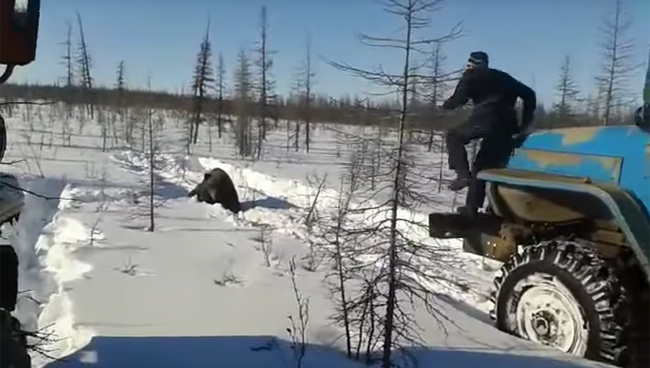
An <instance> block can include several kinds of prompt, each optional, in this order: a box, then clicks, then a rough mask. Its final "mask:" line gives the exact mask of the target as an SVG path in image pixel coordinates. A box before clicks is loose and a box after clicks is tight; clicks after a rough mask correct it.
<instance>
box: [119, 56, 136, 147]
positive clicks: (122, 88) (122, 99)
mask: <svg viewBox="0 0 650 368" xmlns="http://www.w3.org/2000/svg"><path fill="white" fill-rule="evenodd" d="M115 74H116V80H115V93H116V101H115V103H116V105H117V112H118V115H119V117H120V121H121V123H122V129H123V132H124V140H125V141H126V143H127V145H130V144H133V125H132V124H129V123H128V105H127V103H126V93H127V87H126V67H125V65H124V60H122V61H120V62H119V64H117V71H116V73H115Z"/></svg>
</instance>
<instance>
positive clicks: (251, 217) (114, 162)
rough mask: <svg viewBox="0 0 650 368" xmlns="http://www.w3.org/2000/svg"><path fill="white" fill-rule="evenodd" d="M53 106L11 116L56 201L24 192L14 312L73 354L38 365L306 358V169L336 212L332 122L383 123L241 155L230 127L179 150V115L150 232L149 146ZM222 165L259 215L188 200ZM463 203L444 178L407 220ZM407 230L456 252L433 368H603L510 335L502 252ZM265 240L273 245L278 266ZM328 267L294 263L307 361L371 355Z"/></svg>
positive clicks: (433, 162) (444, 289) (14, 155)
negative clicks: (335, 313)
mask: <svg viewBox="0 0 650 368" xmlns="http://www.w3.org/2000/svg"><path fill="white" fill-rule="evenodd" d="M55 109H56V108H55V107H49V106H36V107H30V108H29V109H28V108H23V109H22V110H19V111H18V113H16V114H14V115H13V116H6V115H5V118H6V120H7V126H8V129H9V139H8V142H9V148H8V151H7V153H6V155H5V159H4V160H5V161H18V160H21V159H24V161H22V162H16V163H14V164H12V165H7V166H6V167H4V168H3V170H4V171H6V172H9V173H13V174H17V175H19V177H20V180H21V185H22V186H23V187H24V188H26V189H28V190H29V191H30V192H33V193H38V194H40V195H41V196H42V197H47V198H42V197H40V196H35V195H32V194H29V193H28V194H26V198H25V201H26V203H25V209H24V210H23V214H22V216H21V219H20V221H19V223H18V224H17V225H16V226H15V227H14V228H13V229H12V231H11V237H10V240H11V242H12V244H13V245H14V247H15V248H16V249H17V252H18V255H19V259H20V262H21V264H20V281H19V284H20V290H29V291H28V292H24V293H21V298H20V301H19V305H18V308H17V312H16V315H17V316H18V318H19V319H20V320H21V321H22V322H23V324H24V325H25V327H26V328H28V329H31V330H36V329H44V331H47V332H51V333H53V334H54V335H53V336H55V338H54V340H55V341H53V342H51V343H50V344H49V345H47V346H46V347H45V349H47V351H48V355H49V356H51V357H53V358H63V360H60V361H51V359H50V358H48V357H44V356H42V355H40V354H37V353H34V354H33V358H34V359H33V360H34V366H35V367H38V368H41V367H48V368H55V367H90V366H92V367H95V368H105V367H120V368H130V367H134V368H135V367H159V368H163V367H188V368H202V367H215V366H219V367H243V368H248V367H250V368H258V367H259V368H285V367H292V366H295V361H294V358H293V355H292V354H293V352H292V349H291V342H290V341H291V340H290V337H289V336H288V334H287V327H289V326H290V324H289V321H288V319H287V316H289V315H294V316H295V315H296V314H297V313H298V311H297V305H296V301H295V297H294V291H293V289H292V287H291V278H290V275H289V272H288V262H289V260H291V259H295V260H296V261H297V262H298V263H299V265H300V266H304V264H303V263H304V262H305V261H304V259H303V258H304V256H305V255H306V254H307V253H308V251H309V245H308V244H309V241H310V237H311V236H313V235H311V234H312V233H310V232H309V230H308V229H307V227H306V226H305V224H304V217H305V215H306V213H307V210H308V207H309V204H310V202H311V198H313V195H314V191H315V188H314V187H313V185H310V183H309V182H308V181H307V180H306V178H307V176H308V175H323V174H327V175H328V176H327V181H326V190H325V191H324V192H323V193H322V194H321V201H320V202H319V210H320V211H323V213H327V212H328V211H333V209H334V206H335V204H336V200H337V195H338V193H337V188H338V175H339V172H340V167H341V165H342V164H343V163H344V162H345V161H346V160H347V155H348V154H349V149H348V148H347V147H345V146H343V145H341V144H339V143H336V142H337V141H338V138H337V136H338V135H340V133H336V132H334V129H336V130H342V129H347V131H348V132H352V133H355V134H376V133H375V132H374V131H373V130H372V129H370V128H365V129H366V130H365V131H364V132H360V131H359V129H360V128H346V127H340V126H338V127H335V128H331V127H330V128H328V127H325V126H319V127H318V129H316V130H315V131H314V132H313V136H314V143H313V145H312V150H311V152H310V153H308V154H306V153H303V152H293V151H289V152H287V150H286V148H285V147H286V143H285V141H286V134H285V133H284V132H282V130H280V131H279V132H274V133H273V134H272V135H270V136H269V138H268V142H267V150H266V151H265V152H264V159H263V160H262V161H260V162H250V161H244V160H239V159H237V158H235V156H234V155H233V148H232V146H233V145H232V143H231V142H230V137H226V136H224V137H223V138H222V139H217V138H216V134H214V133H213V134H214V136H213V137H212V139H213V147H212V148H213V149H212V151H210V150H209V149H208V146H207V144H206V143H205V142H206V141H207V138H206V137H202V139H201V141H202V142H201V143H200V144H199V145H197V146H196V147H195V148H193V151H194V152H193V154H192V155H185V154H182V153H180V152H182V149H180V148H179V146H178V144H179V143H178V142H179V135H178V132H177V130H176V129H175V128H174V122H173V121H172V119H168V120H167V121H166V123H165V125H166V130H165V137H164V139H165V145H164V147H165V153H164V154H161V155H159V157H158V158H157V160H158V161H159V162H158V166H159V167H162V168H163V169H162V170H158V172H157V179H158V181H159V188H158V193H159V194H160V195H161V198H158V200H164V202H163V203H162V205H161V206H160V207H159V208H158V209H157V216H156V229H155V231H154V232H148V231H144V229H145V228H146V227H147V226H148V223H147V221H146V220H145V219H143V218H141V217H139V216H138V214H137V213H136V211H135V210H134V208H135V207H138V205H136V204H135V200H136V199H137V198H139V197H140V198H141V197H142V191H143V190H145V189H146V188H145V187H144V184H143V180H145V179H146V178H145V177H146V170H147V167H148V166H147V165H148V163H147V160H146V157H145V156H144V155H142V154H140V153H137V152H135V151H132V150H126V149H111V150H109V151H108V152H102V150H101V140H100V137H99V134H98V131H99V128H98V126H97V124H96V123H91V122H87V123H86V124H85V126H84V131H83V132H81V133H80V132H79V130H78V128H77V123H78V122H76V121H74V120H70V121H67V122H66V121H64V119H62V118H60V117H59V115H61V114H59V113H58V112H57V111H53V110H55ZM39 116H40V117H39ZM64 123H68V124H71V126H72V127H73V128H74V132H75V133H74V134H73V135H72V136H71V143H72V146H71V147H66V146H64V145H63V144H62V138H61V134H60V132H61V131H62V127H61V125H62V124H64ZM385 134H389V133H385ZM440 157H441V155H440V153H435V152H434V153H428V152H425V151H423V152H421V153H420V159H421V160H422V162H423V163H424V164H425V165H430V166H431V168H432V172H433V171H436V170H437V169H436V168H437V167H439V165H441V164H443V163H441V160H440ZM215 167H220V168H221V169H223V170H225V171H226V172H228V173H229V174H230V175H231V177H232V179H233V181H234V182H235V184H236V186H237V189H238V192H239V195H240V199H241V201H242V203H243V206H244V207H245V208H246V209H247V210H246V211H243V212H241V213H240V214H238V215H233V214H231V213H229V212H228V211H226V210H224V209H223V208H221V207H220V206H219V205H217V206H209V205H206V204H202V203H197V202H196V201H195V200H194V199H189V198H187V192H188V190H190V189H192V188H193V187H194V186H195V185H196V184H197V183H199V182H200V181H201V180H202V178H203V173H204V172H205V171H208V170H210V169H212V168H215ZM445 176H449V173H445ZM432 191H435V189H432ZM461 200H462V197H461V196H459V197H458V198H456V197H455V196H454V195H451V194H450V193H446V192H445V191H444V190H443V191H441V192H440V193H439V195H438V196H437V200H436V203H433V204H428V206H426V205H425V206H423V207H422V208H420V209H417V210H416V211H415V212H410V211H406V210H402V213H400V216H401V217H403V218H409V219H413V220H415V221H420V222H425V221H426V214H427V213H428V212H429V211H431V210H433V209H435V210H438V211H448V210H450V209H451V208H452V207H453V204H454V203H455V202H456V203H458V202H459V201H461ZM372 220H373V219H372V218H367V217H366V218H361V217H359V218H355V221H358V222H364V221H372ZM317 226H318V225H317ZM320 226H322V224H321V225H320ZM404 230H409V236H410V237H412V238H413V239H420V240H424V241H425V242H427V244H428V245H429V246H431V247H439V248H440V249H447V251H445V252H444V257H442V258H441V259H439V260H437V261H435V262H432V263H430V264H427V265H426V266H427V267H428V268H429V269H430V270H432V272H436V273H438V274H440V275H441V276H444V277H445V279H449V280H458V281H462V283H460V282H459V283H455V282H450V283H447V284H442V283H437V284H433V285H430V287H431V288H432V289H433V290H434V291H435V292H436V293H437V294H438V295H439V298H438V299H439V306H438V307H439V309H440V310H441V311H442V312H443V313H444V314H445V316H446V317H447V318H448V319H449V320H450V321H453V323H445V324H444V327H445V330H446V331H444V330H443V329H442V328H441V326H440V325H439V324H438V322H436V321H435V320H434V319H433V318H432V317H430V316H428V315H427V313H426V312H425V311H418V312H417V315H416V318H417V320H418V322H419V323H420V324H421V326H422V328H423V339H424V340H425V343H426V347H421V348H414V349H413V351H412V353H413V354H414V355H415V356H417V357H418V358H419V359H420V363H421V364H422V366H426V367H429V366H432V367H433V366H454V367H459V368H462V367H470V366H477V365H479V364H480V365H484V366H489V367H520V366H524V365H526V366H529V367H530V368H535V367H579V366H599V365H598V364H596V363H593V362H586V361H583V360H580V359H577V358H574V357H570V356H567V355H565V354H562V353H560V352H558V351H555V350H551V349H548V348H544V347H542V346H539V345H536V344H532V343H529V342H526V341H523V340H520V339H516V338H514V337H512V336H509V335H506V334H504V333H502V332H500V331H498V330H497V329H496V328H495V327H494V326H493V322H492V321H491V320H490V319H489V318H488V316H487V312H488V310H489V307H490V304H489V303H488V300H487V297H488V294H489V292H490V290H491V288H492V279H493V277H494V275H495V272H496V270H497V269H498V266H499V264H498V263H497V262H494V261H486V260H483V259H481V258H479V257H476V256H473V255H470V254H467V253H464V252H463V251H462V249H461V243H460V242H459V241H455V240H454V241H444V242H443V241H436V240H433V239H428V235H427V233H426V231H424V230H420V229H404ZM262 237H263V238H264V241H262V240H261V238H262ZM262 243H263V244H264V245H265V246H266V247H267V248H268V249H269V251H268V253H269V259H268V261H269V264H268V265H267V264H266V259H265V256H264V252H263V251H261V250H260V249H261V248H262ZM323 272H324V271H322V270H316V271H314V272H312V271H307V270H306V269H304V267H298V270H297V283H298V285H299V288H300V291H301V293H303V294H304V295H305V296H306V297H308V298H309V300H310V310H309V314H310V321H309V325H308V328H307V338H308V341H309V347H308V349H307V354H306V357H305V360H304V361H303V365H302V367H304V368H320V367H323V368H330V367H342V368H353V367H361V366H362V365H361V364H359V363H355V362H352V361H349V360H348V359H346V358H345V357H344V355H343V354H342V353H340V349H341V340H340V339H339V336H340V333H341V331H340V330H339V329H338V328H337V327H335V326H334V325H333V324H332V323H331V322H330V321H329V320H328V316H329V315H330V314H331V312H332V302H331V301H330V300H329V298H328V295H327V291H326V290H325V288H324V286H323V275H324V274H323ZM461 285H464V286H461ZM38 302H40V303H38Z"/></svg>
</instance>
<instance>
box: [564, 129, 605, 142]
mask: <svg viewBox="0 0 650 368" xmlns="http://www.w3.org/2000/svg"><path fill="white" fill-rule="evenodd" d="M602 129H603V128H602V127H576V128H561V129H554V130H553V131H552V132H553V134H559V135H560V136H561V137H562V145H563V146H570V145H573V144H579V143H584V142H589V141H590V140H592V139H594V137H595V136H596V135H597V134H598V133H599V132H600V131H601V130H602Z"/></svg>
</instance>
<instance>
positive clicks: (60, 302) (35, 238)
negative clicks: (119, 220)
mask: <svg viewBox="0 0 650 368" xmlns="http://www.w3.org/2000/svg"><path fill="white" fill-rule="evenodd" d="M22 185H23V187H24V188H26V189H27V190H28V191H30V192H32V193H36V194H38V196H37V195H32V194H29V193H27V194H25V206H24V209H23V211H22V213H21V217H20V221H19V222H18V223H17V224H16V226H15V227H14V229H13V234H12V244H13V246H14V248H15V249H16V252H17V253H18V257H19V262H20V266H19V267H20V269H19V290H20V291H21V294H20V295H19V300H18V305H17V312H16V314H17V317H18V318H19V319H20V321H21V322H22V323H23V326H24V328H25V329H26V330H29V331H36V330H39V331H40V332H41V333H43V334H50V336H51V337H50V338H51V339H52V340H53V341H52V342H51V343H47V345H46V346H45V345H44V346H42V348H43V349H45V350H47V351H48V354H49V355H51V356H52V357H55V358H56V357H60V356H63V355H66V354H69V353H71V352H72V351H75V350H77V349H79V348H80V347H82V346H83V345H85V344H87V343H88V342H89V341H90V337H91V335H92V334H91V333H90V331H87V330H83V329H78V328H76V327H75V326H74V323H75V321H74V313H73V306H72V302H71V300H70V298H69V297H68V295H67V292H66V286H65V285H66V283H68V282H70V281H72V280H76V279H78V278H80V277H82V276H83V274H84V273H85V272H87V271H88V270H89V269H90V268H89V265H87V264H84V263H81V262H79V261H77V260H75V258H74V256H73V255H72V253H73V252H74V250H75V249H76V248H77V247H78V244H79V242H80V241H83V239H84V236H86V234H88V232H87V231H85V229H84V228H83V225H81V224H79V223H77V222H75V221H73V220H71V219H69V218H67V217H66V216H65V210H66V209H67V208H69V207H70V206H71V204H72V201H71V199H73V198H74V196H73V193H72V191H71V189H70V187H69V186H67V185H66V184H65V182H63V181H61V180H55V179H47V178H45V179H43V178H36V179H27V180H23V183H22ZM58 198H62V199H60V200H59V199H58ZM47 360H49V359H47V358H45V357H44V356H42V355H41V354H38V353H33V366H34V367H42V366H44V365H45V363H46V361H47Z"/></svg>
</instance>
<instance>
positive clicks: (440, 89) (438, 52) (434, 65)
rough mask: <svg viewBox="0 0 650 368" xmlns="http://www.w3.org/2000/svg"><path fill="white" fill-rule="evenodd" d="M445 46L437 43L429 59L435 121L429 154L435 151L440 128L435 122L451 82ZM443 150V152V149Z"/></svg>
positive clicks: (431, 133)
mask: <svg viewBox="0 0 650 368" xmlns="http://www.w3.org/2000/svg"><path fill="white" fill-rule="evenodd" d="M443 46H444V45H443V43H442V42H436V43H435V44H434V47H433V50H432V53H431V58H430V59H429V68H430V70H431V81H430V82H429V83H428V84H429V86H428V87H429V88H428V90H429V93H428V96H427V97H428V100H429V101H430V105H431V112H432V115H433V116H432V120H433V121H432V122H431V126H430V128H429V140H428V142H427V150H428V151H429V152H431V151H432V150H433V142H434V140H435V137H436V129H437V128H438V129H439V128H440V127H439V126H436V125H437V124H435V120H437V118H438V116H437V115H438V105H439V104H440V103H441V102H442V101H443V100H444V93H446V92H447V87H448V84H447V83H448V82H449V74H447V73H445V71H444V67H445V61H446V60H447V56H446V55H445V53H444V51H443ZM441 141H442V140H441ZM441 150H443V149H442V147H441Z"/></svg>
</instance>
